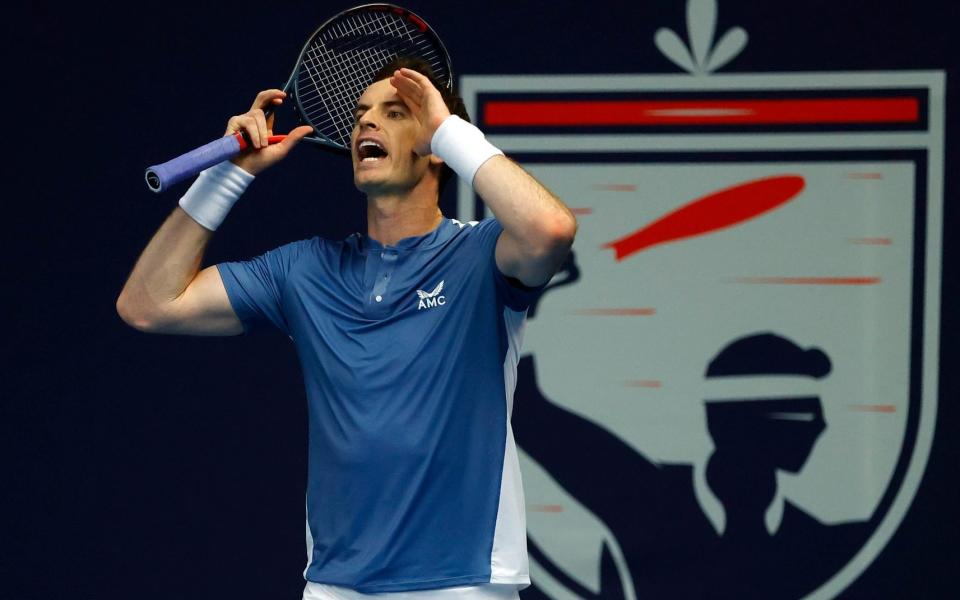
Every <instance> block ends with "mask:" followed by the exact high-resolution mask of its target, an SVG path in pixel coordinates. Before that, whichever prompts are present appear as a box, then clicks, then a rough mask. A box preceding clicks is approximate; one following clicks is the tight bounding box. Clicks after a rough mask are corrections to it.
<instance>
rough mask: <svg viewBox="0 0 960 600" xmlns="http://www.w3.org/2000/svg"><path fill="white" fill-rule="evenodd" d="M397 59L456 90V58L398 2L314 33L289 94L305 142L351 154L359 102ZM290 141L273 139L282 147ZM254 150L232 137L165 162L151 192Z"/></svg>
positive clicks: (347, 16) (356, 11) (342, 17)
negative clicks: (412, 61)
mask: <svg viewBox="0 0 960 600" xmlns="http://www.w3.org/2000/svg"><path fill="white" fill-rule="evenodd" d="M397 56H416V57H419V58H422V59H423V60H425V61H426V62H427V63H429V64H430V67H431V68H432V69H433V72H434V75H436V78H437V80H438V81H439V82H440V83H441V85H444V86H446V87H447V88H448V89H452V86H453V72H452V69H451V67H450V57H449V56H448V55H447V50H446V48H444V46H443V43H442V42H441V41H440V38H439V37H437V35H436V33H434V31H433V30H432V29H431V28H430V26H429V25H427V23H426V22H425V21H424V20H423V19H421V18H420V17H418V16H417V15H415V14H413V13H412V12H410V11H409V10H406V9H404V8H400V7H399V6H394V5H392V4H365V5H363V6H357V7H354V8H351V9H348V10H345V11H343V12H342V13H340V14H338V15H336V16H334V17H332V18H330V19H329V20H328V21H327V22H326V23H324V24H323V25H321V26H320V27H319V28H318V29H317V30H316V31H314V32H313V33H312V34H311V35H310V39H308V40H307V43H306V44H304V46H303V50H301V51H300V57H299V58H298V59H297V64H296V66H294V68H293V72H292V73H291V74H290V78H289V79H288V80H287V83H286V85H284V86H283V91H284V92H286V93H287V94H288V97H290V96H292V98H293V100H294V102H293V105H294V107H295V108H296V111H297V114H298V115H299V117H300V120H301V121H302V122H303V123H304V124H305V125H310V126H311V127H313V133H311V134H310V135H308V136H307V137H305V138H304V139H305V140H307V141H310V142H314V143H316V144H320V145H322V146H326V147H329V148H334V149H337V150H345V151H349V150H350V133H351V130H352V129H353V119H354V116H353V115H354V109H355V108H356V102H357V98H359V97H360V94H362V93H363V91H364V90H365V89H366V88H367V86H369V85H370V83H371V82H372V81H373V76H374V75H376V74H377V72H378V71H379V70H380V69H381V68H383V67H384V65H386V64H387V63H389V62H390V61H391V60H393V59H394V58H396V57H397ZM283 137H284V136H271V137H270V143H271V144H273V143H277V142H279V141H280V140H282V139H283ZM249 145H250V141H249V139H246V138H245V133H237V134H234V135H228V136H225V137H222V138H220V139H218V140H215V141H213V142H210V143H209V144H205V145H203V146H200V147H199V148H196V149H194V150H191V151H190V152H187V153H186V154H183V155H181V156H178V157H177V158H174V159H173V160H169V161H167V162H165V163H162V164H159V165H154V166H152V167H148V168H147V172H146V180H147V186H148V187H149V188H150V189H151V190H153V191H154V192H162V191H164V190H166V189H167V188H169V187H170V186H172V185H174V184H176V183H178V182H180V181H183V180H184V179H187V178H188V177H193V176H194V175H196V174H198V173H200V171H202V170H204V169H206V168H207V167H211V166H213V165H215V164H217V163H220V162H223V161H225V160H228V159H230V158H232V157H234V156H236V155H237V154H239V153H240V152H242V151H243V150H245V149H246V148H247V147H248V146H249Z"/></svg>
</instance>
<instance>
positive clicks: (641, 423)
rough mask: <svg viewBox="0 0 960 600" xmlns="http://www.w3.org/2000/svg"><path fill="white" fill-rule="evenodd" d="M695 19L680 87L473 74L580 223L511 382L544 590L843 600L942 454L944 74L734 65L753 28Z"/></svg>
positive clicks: (682, 51)
mask: <svg viewBox="0 0 960 600" xmlns="http://www.w3.org/2000/svg"><path fill="white" fill-rule="evenodd" d="M690 6H691V8H690V10H689V11H688V17H689V23H688V35H687V37H688V40H687V41H686V42H684V40H683V39H681V36H680V35H679V34H677V33H675V32H672V31H669V30H666V29H664V30H661V31H660V32H658V33H657V36H656V39H655V41H654V43H655V44H656V46H657V47H658V48H660V50H661V51H662V52H663V53H664V54H665V55H666V56H667V57H668V58H670V59H671V60H672V61H674V62H675V63H676V64H678V65H680V66H681V67H683V68H684V69H685V70H687V71H688V72H689V73H686V74H681V75H667V76H663V75H657V76H644V75H569V76H529V77H527V76H515V75H511V76H469V77H464V78H463V79H462V81H461V88H462V92H463V95H464V98H465V100H466V101H467V104H468V109H469V110H470V113H471V114H472V115H475V117H476V120H477V121H478V122H479V123H480V125H481V127H482V128H483V129H484V130H485V131H486V132H487V134H488V137H489V138H491V139H492V140H493V141H494V143H496V144H497V145H499V146H500V147H501V148H503V149H504V151H506V152H507V153H508V154H509V155H510V156H511V157H512V158H514V159H515V160H517V161H518V162H520V163H522V164H523V165H524V167H525V168H527V169H528V170H529V171H530V172H531V173H532V174H533V175H534V176H536V177H537V178H538V179H540V180H541V181H543V182H544V183H545V184H546V185H547V186H548V187H550V188H551V189H553V190H554V191H556V192H557V193H558V195H559V196H561V197H562V198H564V200H565V201H567V203H568V204H569V205H570V206H571V207H572V208H573V209H574V211H575V212H576V213H577V214H578V219H579V223H580V230H579V233H578V238H577V241H576V244H575V246H574V253H573V256H572V257H571V260H569V261H568V263H567V264H566V265H565V267H564V269H563V270H562V271H561V272H560V273H558V275H557V276H556V277H555V278H554V280H553V281H552V282H551V284H550V287H549V288H548V289H547V290H546V292H545V293H544V295H543V296H542V297H541V299H540V301H539V302H538V303H537V305H536V306H534V307H532V309H531V311H530V321H529V323H528V327H527V333H526V339H525V342H524V347H525V351H526V353H527V354H526V355H525V356H524V358H523V359H522V361H521V364H520V367H519V373H518V383H517V391H516V401H515V409H514V411H515V412H514V421H513V426H514V431H515V434H516V439H517V442H518V445H519V448H520V451H521V464H522V468H523V477H524V487H525V490H526V495H527V515H528V523H527V525H528V532H529V549H530V556H531V575H532V578H533V582H534V586H533V588H531V590H530V591H529V593H530V596H529V597H549V598H625V599H633V598H643V597H645V598H687V597H690V598H710V597H723V598H729V597H736V598H774V597H776V598H801V597H809V598H829V597H833V596H835V595H837V594H838V593H840V592H841V591H842V590H843V589H844V588H845V587H846V586H848V585H849V584H850V582H852V581H853V580H854V579H855V578H856V577H857V576H858V575H859V574H860V573H861V572H862V571H863V570H864V569H865V568H866V567H867V566H868V565H869V564H870V562H871V561H872V560H873V559H874V558H875V557H876V555H877V554H878V553H879V551H880V550H881V549H882V548H883V546H884V545H885V544H886V542H887V541H888V540H889V538H890V536H891V535H892V534H893V532H894V531H895V530H896V528H897V527H898V525H899V524H900V522H901V520H902V518H903V516H904V514H905V513H906V511H907V509H908V507H909V504H910V502H911V500H912V498H913V496H914V493H915V491H916V489H917V486H918V484H919V481H920V478H921V475H922V473H923V470H924V467H925V465H926V460H927V456H928V453H929V449H930V444H931V441H932V432H933V425H934V422H935V419H936V398H937V388H936V383H937V372H938V356H937V349H938V335H939V304H938V302H939V288H940V279H939V278H940V256H941V251H940V248H941V236H942V233H941V224H942V205H943V197H942V181H943V164H944V157H943V145H944V140H943V132H944V123H943V113H944V110H943V108H944V107H943V102H944V75H943V73H942V72H903V71H899V72H889V73H887V72H839V73H838V72H823V73H782V74H776V73H764V74H720V73H716V72H715V71H716V70H717V69H719V68H720V67H722V66H723V64H725V62H726V61H728V60H729V59H730V58H732V57H733V56H734V55H735V54H736V53H737V52H739V51H740V50H742V49H743V48H744V46H745V45H746V44H747V32H745V31H743V30H742V29H739V28H734V29H731V30H730V31H726V32H721V33H722V35H715V33H716V32H714V31H713V23H714V22H715V19H714V18H713V13H711V10H715V5H714V3H713V2H691V3H690ZM711 7H712V8H711ZM714 38H716V40H717V41H716V42H714ZM458 203H459V204H458V210H459V215H460V216H461V217H468V218H474V217H480V216H483V207H482V204H481V203H480V202H479V201H478V199H477V198H476V197H475V195H474V194H473V191H472V190H471V189H470V188H469V187H467V186H464V185H463V184H461V187H460V189H459V196H458Z"/></svg>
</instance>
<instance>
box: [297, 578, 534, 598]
mask: <svg viewBox="0 0 960 600" xmlns="http://www.w3.org/2000/svg"><path fill="white" fill-rule="evenodd" d="M371 598H377V599H379V600H519V599H520V595H519V594H518V593H517V586H516V585H513V584H500V583H484V584H481V585H467V586H461V587H450V588H441V589H437V590H416V591H412V592H385V593H382V594H361V593H360V592H355V591H353V590H351V589H349V588H344V587H337V586H335V585H326V584H324V583H314V582H312V581H308V582H307V587H305V588H304V589H303V600H370V599H371Z"/></svg>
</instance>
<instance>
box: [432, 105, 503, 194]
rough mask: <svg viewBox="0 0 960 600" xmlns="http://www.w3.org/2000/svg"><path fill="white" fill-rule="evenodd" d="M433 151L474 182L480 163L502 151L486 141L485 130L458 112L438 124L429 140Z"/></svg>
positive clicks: (464, 178) (457, 172)
mask: <svg viewBox="0 0 960 600" xmlns="http://www.w3.org/2000/svg"><path fill="white" fill-rule="evenodd" d="M430 151H431V152H433V153H434V154H436V155H437V156H439V157H440V158H441V159H443V162H445V163H447V165H448V166H449V167H450V168H451V169H453V171H454V172H455V173H456V174H457V175H459V176H460V178H461V179H463V180H464V181H466V182H468V183H469V184H470V185H473V178H474V177H475V176H476V174H477V171H478V170H479V169H480V165H482V164H483V163H485V162H487V160H489V159H490V158H491V157H493V156H496V155H498V154H503V152H501V151H500V149H499V148H497V147H496V146H494V145H493V144H491V143H490V142H488V141H487V138H485V137H484V136H483V132H482V131H480V130H479V129H477V128H476V127H474V126H473V125H472V124H470V123H467V122H466V121H464V120H463V119H461V118H460V117H458V116H457V115H450V116H449V117H447V118H446V119H444V120H443V123H441V124H440V127H437V130H436V131H435V132H434V134H433V138H432V139H431V140H430Z"/></svg>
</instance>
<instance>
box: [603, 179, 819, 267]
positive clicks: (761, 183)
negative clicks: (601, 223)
mask: <svg viewBox="0 0 960 600" xmlns="http://www.w3.org/2000/svg"><path fill="white" fill-rule="evenodd" d="M804 185H805V182H804V180H803V177H801V176H799V175H777V176H775V177H765V178H763V179H755V180H753V181H748V182H746V183H740V184H737V185H735V186H733V187H729V188H726V189H723V190H720V191H718V192H714V193H712V194H709V195H707V196H704V197H702V198H698V199H696V200H694V201H693V202H690V203H689V204H685V205H684V206H681V207H680V208H678V209H676V210H674V211H673V212H669V213H667V214H665V215H664V216H662V217H660V218H659V219H657V220H656V221H654V222H653V223H650V224H649V225H647V226H646V227H644V228H642V229H639V230H637V231H635V232H634V233H631V234H630V235H628V236H626V237H622V238H620V239H619V240H615V241H613V242H608V243H606V244H604V245H603V247H604V248H613V249H614V251H615V252H616V255H617V260H618V261H620V260H623V259H625V258H627V257H628V256H630V255H631V254H635V253H637V252H641V251H643V250H646V249H647V248H650V247H652V246H657V245H659V244H665V243H667V242H672V241H676V240H682V239H684V238H688V237H694V236H698V235H704V234H706V233H710V232H712V231H717V230H718V229H725V228H727V227H732V226H733V225H737V224H739V223H743V222H745V221H749V220H750V219H753V218H754V217H758V216H760V215H762V214H763V213H765V212H768V211H771V210H773V209H775V208H777V207H779V206H781V205H783V204H785V203H786V202H788V201H790V200H792V199H793V198H794V197H796V195H797V194H799V193H800V192H801V191H802V190H803V188H804Z"/></svg>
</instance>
